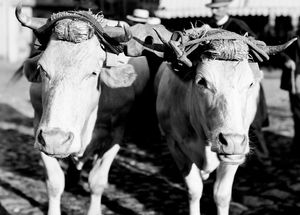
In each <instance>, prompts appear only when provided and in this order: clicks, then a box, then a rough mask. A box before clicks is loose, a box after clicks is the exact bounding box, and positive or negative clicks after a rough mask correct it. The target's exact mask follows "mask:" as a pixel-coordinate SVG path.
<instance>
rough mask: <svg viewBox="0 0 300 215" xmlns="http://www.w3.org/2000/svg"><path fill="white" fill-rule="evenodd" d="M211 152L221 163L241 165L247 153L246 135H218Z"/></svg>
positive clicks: (247, 142)
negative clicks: (216, 155)
mask: <svg viewBox="0 0 300 215" xmlns="http://www.w3.org/2000/svg"><path fill="white" fill-rule="evenodd" d="M211 150H212V151H213V152H216V153H217V154H218V155H219V158H220V159H221V161H224V162H227V163H242V162H243V161H244V159H245V155H246V154H247V153H248V152H249V139H248V136H247V135H241V134H232V133H227V134H226V133H219V135H218V136H217V138H216V141H215V142H214V143H213V144H212V147H211Z"/></svg>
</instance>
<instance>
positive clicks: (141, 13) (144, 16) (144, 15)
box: [126, 9, 160, 25]
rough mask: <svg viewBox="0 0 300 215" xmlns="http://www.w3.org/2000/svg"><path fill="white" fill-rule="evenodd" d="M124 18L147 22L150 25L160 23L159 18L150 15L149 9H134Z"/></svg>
mask: <svg viewBox="0 0 300 215" xmlns="http://www.w3.org/2000/svg"><path fill="white" fill-rule="evenodd" d="M126 18H127V19H128V20H130V21H133V22H140V23H148V24H152V25H156V24H160V19H159V18H157V17H150V16H149V11H148V10H145V9H134V10H133V13H132V15H127V16H126Z"/></svg>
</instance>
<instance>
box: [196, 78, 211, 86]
mask: <svg viewBox="0 0 300 215" xmlns="http://www.w3.org/2000/svg"><path fill="white" fill-rule="evenodd" d="M196 84H197V85H198V86H201V87H204V88H208V84H207V81H206V80H205V78H203V77H197V78H196Z"/></svg>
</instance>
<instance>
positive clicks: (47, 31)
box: [34, 11, 123, 54]
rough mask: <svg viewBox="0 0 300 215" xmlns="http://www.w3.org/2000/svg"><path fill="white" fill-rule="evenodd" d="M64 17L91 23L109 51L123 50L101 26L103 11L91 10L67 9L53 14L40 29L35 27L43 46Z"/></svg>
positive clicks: (115, 52) (117, 52)
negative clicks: (94, 11) (94, 12)
mask: <svg viewBox="0 0 300 215" xmlns="http://www.w3.org/2000/svg"><path fill="white" fill-rule="evenodd" d="M63 19H73V20H81V21H84V22H87V23H89V24H90V25H91V26H92V27H93V28H94V31H95V34H96V36H97V37H98V39H99V41H100V42H101V43H102V44H103V45H104V47H105V48H106V49H107V51H109V52H112V53H114V54H119V53H121V52H123V46H122V45H121V44H120V43H119V42H118V41H117V40H116V39H114V38H112V37H110V36H109V35H108V34H107V33H105V31H104V29H103V27H102V26H101V20H102V19H103V15H102V13H99V14H92V12H90V11H65V12H59V13H54V14H52V15H51V17H50V18H49V19H48V21H47V23H46V24H45V25H43V26H41V27H40V28H38V29H34V33H35V35H36V37H37V38H38V40H39V42H40V43H41V44H42V48H44V47H45V45H46V44H47V43H48V41H49V37H50V36H51V33H52V29H53V27H54V26H55V24H56V23H57V22H58V21H60V20H63Z"/></svg>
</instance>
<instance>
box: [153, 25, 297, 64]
mask: <svg viewBox="0 0 300 215" xmlns="http://www.w3.org/2000/svg"><path fill="white" fill-rule="evenodd" d="M154 31H155V32H156V33H157V35H158V37H159V38H160V40H161V41H162V42H163V44H165V46H167V47H168V48H169V50H171V52H172V53H173V54H172V56H171V57H170V55H167V56H166V55H165V56H166V57H167V58H168V59H166V60H167V61H171V62H172V64H174V65H175V67H177V66H178V65H179V66H185V67H188V68H191V67H192V66H193V62H192V60H193V57H192V55H193V53H195V52H196V50H197V52H196V53H197V54H196V55H195V56H196V57H199V54H200V55H205V56H206V57H208V58H211V59H218V60H231V61H237V60H242V59H248V60H253V61H259V62H262V61H264V60H269V55H272V54H276V53H278V52H280V51H282V50H284V49H285V48H287V47H288V46H289V45H291V44H292V43H293V42H294V41H296V40H297V38H293V39H291V40H290V41H288V42H286V43H285V44H283V45H278V46H267V45H266V44H265V43H264V42H263V41H260V40H256V39H254V38H253V37H248V36H247V35H245V36H242V35H239V34H237V33H234V32H231V31H227V30H224V29H219V28H211V27H209V26H208V25H203V26H202V27H200V28H194V27H193V28H192V29H189V30H185V31H183V32H181V31H179V32H174V33H173V35H172V37H171V39H170V41H166V40H164V38H163V36H162V35H160V33H159V32H158V31H156V30H155V29H154ZM174 55H175V56H174ZM174 57H175V59H174ZM174 65H173V66H174Z"/></svg>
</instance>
